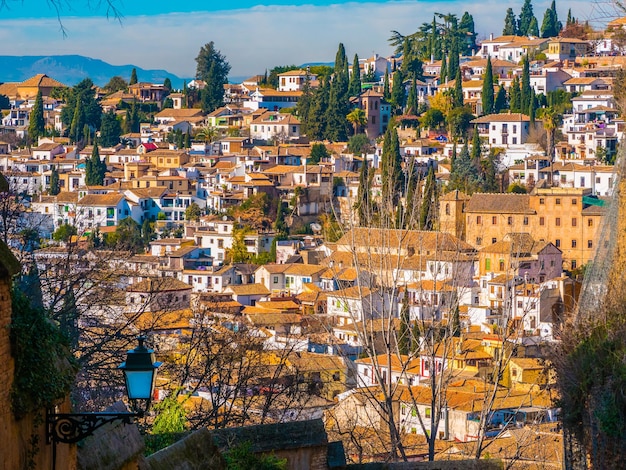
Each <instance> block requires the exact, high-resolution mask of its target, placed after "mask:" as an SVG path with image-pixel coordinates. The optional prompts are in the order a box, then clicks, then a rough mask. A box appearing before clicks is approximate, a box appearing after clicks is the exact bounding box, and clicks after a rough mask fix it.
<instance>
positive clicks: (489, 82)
mask: <svg viewBox="0 0 626 470" xmlns="http://www.w3.org/2000/svg"><path fill="white" fill-rule="evenodd" d="M481 103H482V106H483V114H491V113H493V108H494V93H493V68H492V66H491V57H487V67H486V68H485V73H484V74H483V90H482V94H481Z"/></svg>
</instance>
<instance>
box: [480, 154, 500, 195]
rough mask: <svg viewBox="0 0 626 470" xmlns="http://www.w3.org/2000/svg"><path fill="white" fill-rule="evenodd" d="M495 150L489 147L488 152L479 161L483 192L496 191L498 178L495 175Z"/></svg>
mask: <svg viewBox="0 0 626 470" xmlns="http://www.w3.org/2000/svg"><path fill="white" fill-rule="evenodd" d="M496 157H497V155H496V150H495V149H493V148H491V149H489V154H488V155H487V158H485V159H484V160H483V161H482V162H481V163H482V165H481V172H482V191H483V192H484V193H492V192H496V191H498V179H497V177H496V172H497V171H496V167H497V161H496Z"/></svg>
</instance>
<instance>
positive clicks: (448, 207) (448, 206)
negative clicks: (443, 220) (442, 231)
mask: <svg viewBox="0 0 626 470" xmlns="http://www.w3.org/2000/svg"><path fill="white" fill-rule="evenodd" d="M446 215H450V203H449V202H448V203H446Z"/></svg>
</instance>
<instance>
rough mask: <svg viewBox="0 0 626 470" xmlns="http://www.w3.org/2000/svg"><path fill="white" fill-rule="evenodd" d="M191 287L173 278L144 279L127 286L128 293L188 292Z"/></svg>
mask: <svg viewBox="0 0 626 470" xmlns="http://www.w3.org/2000/svg"><path fill="white" fill-rule="evenodd" d="M190 289H191V286H190V285H189V284H185V283H184V282H182V281H179V280H178V279H174V278H173V277H157V278H149V279H144V280H143V281H141V282H137V283H135V284H131V285H130V286H128V288H127V290H128V292H168V291H180V290H190Z"/></svg>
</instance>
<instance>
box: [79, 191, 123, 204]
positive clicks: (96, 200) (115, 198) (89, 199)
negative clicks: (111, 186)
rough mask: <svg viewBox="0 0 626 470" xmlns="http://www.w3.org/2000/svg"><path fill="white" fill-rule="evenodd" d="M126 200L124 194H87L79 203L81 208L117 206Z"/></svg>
mask: <svg viewBox="0 0 626 470" xmlns="http://www.w3.org/2000/svg"><path fill="white" fill-rule="evenodd" d="M123 199H124V195H123V194H119V193H109V194H87V195H86V196H84V197H83V198H82V199H81V200H80V201H79V202H78V203H79V204H80V205H81V206H116V205H118V204H119V203H120V202H121V201H122V200H123Z"/></svg>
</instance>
